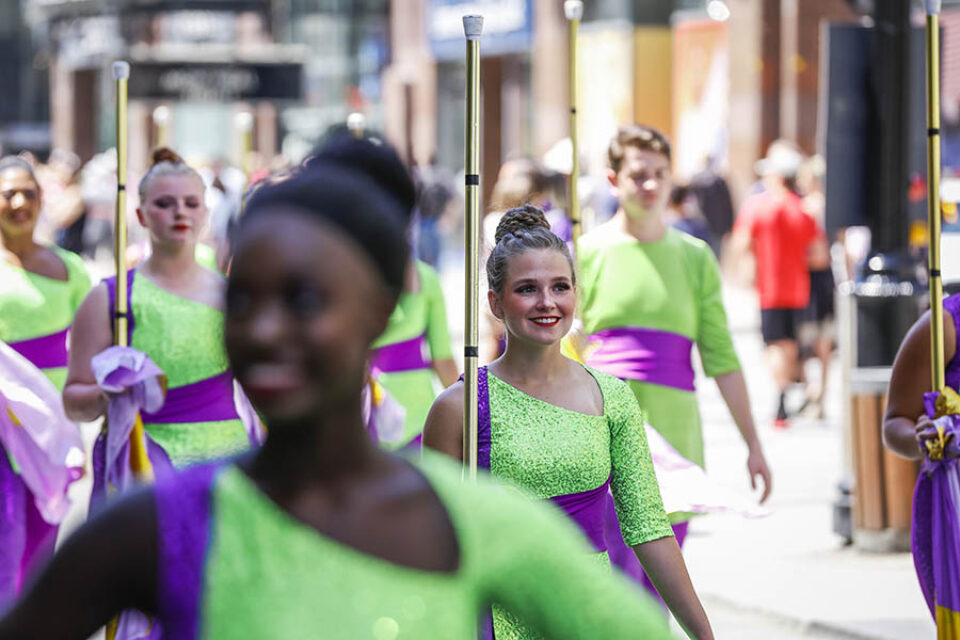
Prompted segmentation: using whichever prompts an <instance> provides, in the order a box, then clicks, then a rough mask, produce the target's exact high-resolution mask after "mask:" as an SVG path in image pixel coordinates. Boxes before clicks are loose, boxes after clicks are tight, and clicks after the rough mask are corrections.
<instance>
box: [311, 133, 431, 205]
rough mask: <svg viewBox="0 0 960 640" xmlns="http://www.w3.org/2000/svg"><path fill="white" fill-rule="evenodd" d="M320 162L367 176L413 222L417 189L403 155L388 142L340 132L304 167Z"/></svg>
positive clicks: (316, 152)
mask: <svg viewBox="0 0 960 640" xmlns="http://www.w3.org/2000/svg"><path fill="white" fill-rule="evenodd" d="M317 163H328V164H336V165H340V166H343V167H346V168H348V169H351V170H353V171H358V172H360V173H363V174H364V175H366V176H367V177H368V178H370V179H371V180H372V181H373V182H375V183H376V184H377V185H378V186H379V187H380V188H381V189H383V190H384V191H385V192H387V194H389V195H390V197H392V198H394V199H395V200H396V201H397V202H398V203H399V204H400V207H401V208H402V209H403V215H404V217H405V218H406V219H407V223H409V219H410V217H411V215H412V213H413V208H414V207H415V206H416V204H417V189H416V186H415V185H414V182H413V178H412V177H411V176H410V172H409V171H408V170H407V167H406V166H405V165H404V164H403V161H402V160H401V159H400V156H399V154H397V152H396V150H395V149H394V148H393V147H392V146H391V145H390V144H388V143H387V142H384V141H383V140H381V139H380V138H376V137H363V138H359V137H357V136H355V135H353V134H351V133H337V134H334V135H332V136H331V137H330V139H329V140H327V142H325V143H324V144H323V145H322V146H321V147H320V148H318V149H317V150H316V151H315V152H314V153H313V154H312V155H311V156H310V157H308V158H307V159H306V160H305V161H304V163H303V164H304V167H307V168H309V167H311V166H313V165H315V164H317Z"/></svg>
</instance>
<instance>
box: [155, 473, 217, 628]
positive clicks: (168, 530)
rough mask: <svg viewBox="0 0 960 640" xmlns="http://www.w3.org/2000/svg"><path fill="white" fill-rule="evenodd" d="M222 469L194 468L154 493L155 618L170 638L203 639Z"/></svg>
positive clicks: (159, 487) (167, 482) (166, 482)
mask: <svg viewBox="0 0 960 640" xmlns="http://www.w3.org/2000/svg"><path fill="white" fill-rule="evenodd" d="M221 468H222V467H220V466H217V465H215V464H209V465H201V466H197V467H193V468H191V469H188V470H187V471H185V472H184V473H182V474H179V475H177V476H176V477H173V478H170V479H168V480H166V481H164V482H159V483H157V487H156V489H155V494H154V495H155V496H156V505H157V506H156V509H157V529H158V530H157V533H158V542H159V549H158V552H159V553H158V555H159V557H158V559H157V584H158V586H157V612H158V614H159V615H158V617H159V619H160V624H161V626H162V628H163V636H164V637H166V638H177V639H178V640H193V639H194V638H197V637H199V635H200V612H201V600H202V598H203V576H204V572H205V569H206V559H207V550H208V549H209V546H210V528H211V527H210V524H211V523H210V521H211V515H212V514H211V503H212V501H213V496H212V493H213V485H214V483H215V482H216V477H217V473H218V472H219V470H220V469H221Z"/></svg>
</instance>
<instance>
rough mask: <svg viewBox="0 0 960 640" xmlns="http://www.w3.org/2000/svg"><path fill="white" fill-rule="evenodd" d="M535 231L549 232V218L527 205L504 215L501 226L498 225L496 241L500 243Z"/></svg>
mask: <svg viewBox="0 0 960 640" xmlns="http://www.w3.org/2000/svg"><path fill="white" fill-rule="evenodd" d="M534 229H546V230H548V231H549V230H550V223H549V222H547V216H546V215H544V213H543V211H541V210H540V209H539V208H537V207H535V206H533V205H532V204H526V205H524V206H522V207H517V208H516V209H510V210H509V211H507V212H506V213H505V214H503V217H502V218H501V219H500V224H498V225H497V232H496V235H495V239H496V241H497V242H500V241H501V240H502V239H503V238H505V237H506V236H508V235H519V234H520V233H522V232H524V231H533V230H534Z"/></svg>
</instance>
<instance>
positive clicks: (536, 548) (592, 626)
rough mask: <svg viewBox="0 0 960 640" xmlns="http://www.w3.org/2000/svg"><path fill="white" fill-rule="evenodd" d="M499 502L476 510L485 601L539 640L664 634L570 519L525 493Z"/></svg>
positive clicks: (653, 611) (660, 620)
mask: <svg viewBox="0 0 960 640" xmlns="http://www.w3.org/2000/svg"><path fill="white" fill-rule="evenodd" d="M502 497H503V498H504V499H502V500H498V501H497V504H496V508H495V509H486V508H483V506H482V505H481V506H479V509H480V510H482V511H485V512H486V514H485V515H486V526H485V527H484V531H485V535H484V537H485V539H486V543H487V544H486V545H485V549H484V555H483V558H482V563H481V564H480V566H481V567H482V568H481V572H482V577H481V583H482V585H483V591H484V592H485V595H486V596H487V597H488V598H489V599H490V600H491V601H493V602H495V603H496V604H498V605H500V606H502V607H504V608H505V609H507V610H509V611H511V612H513V613H514V614H516V615H518V616H519V617H520V618H521V619H523V620H524V621H525V622H526V624H527V625H529V627H531V628H532V629H534V630H536V631H538V632H539V633H540V634H541V635H542V636H543V637H546V638H570V639H571V640H574V639H582V640H594V639H596V638H646V639H651V640H654V639H660V638H669V637H670V634H669V631H668V629H667V626H666V621H665V618H664V616H663V614H662V613H661V612H660V611H659V610H658V608H657V607H656V606H654V605H653V604H652V600H651V599H650V598H649V597H647V595H646V594H645V593H643V592H642V591H641V590H640V589H639V588H638V587H637V586H636V585H635V584H633V583H631V582H630V581H628V580H626V579H625V578H623V577H622V576H621V575H620V574H618V573H616V572H611V571H610V569H609V566H608V565H604V563H601V562H597V560H596V558H595V557H594V555H593V554H591V553H590V552H589V549H588V548H587V545H586V542H585V541H584V539H583V536H582V535H580V534H579V533H578V531H577V530H576V529H575V527H574V526H573V525H572V524H571V522H570V521H569V519H567V518H566V517H564V516H563V515H561V514H560V512H559V511H555V510H553V509H547V508H546V507H545V506H544V505H540V504H536V503H530V502H529V499H528V498H526V497H525V496H524V497H521V496H519V495H517V496H502ZM478 502H479V501H478ZM497 637H498V638H500V636H499V635H498V636H497ZM507 640H510V639H507Z"/></svg>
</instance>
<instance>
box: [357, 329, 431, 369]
mask: <svg viewBox="0 0 960 640" xmlns="http://www.w3.org/2000/svg"><path fill="white" fill-rule="evenodd" d="M426 354H427V336H426V335H421V336H417V337H416V338H412V339H410V340H404V341H403V342H395V343H393V344H386V345H383V346H382V347H380V348H378V349H377V350H376V353H375V354H374V356H373V359H372V360H371V362H370V366H371V367H372V368H375V369H379V370H380V371H382V372H383V373H398V372H400V371H414V370H416V369H429V368H430V359H429V357H428V356H427V355H426Z"/></svg>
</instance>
